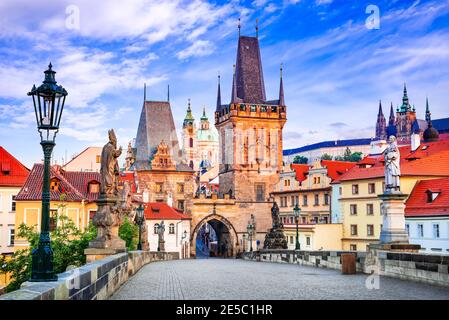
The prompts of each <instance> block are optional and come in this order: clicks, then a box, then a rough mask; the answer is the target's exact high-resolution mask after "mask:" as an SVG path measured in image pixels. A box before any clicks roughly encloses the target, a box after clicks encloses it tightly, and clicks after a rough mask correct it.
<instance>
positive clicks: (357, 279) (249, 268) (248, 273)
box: [111, 258, 449, 300]
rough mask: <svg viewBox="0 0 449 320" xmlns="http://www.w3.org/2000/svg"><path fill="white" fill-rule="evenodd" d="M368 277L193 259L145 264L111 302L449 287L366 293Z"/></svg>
mask: <svg viewBox="0 0 449 320" xmlns="http://www.w3.org/2000/svg"><path fill="white" fill-rule="evenodd" d="M367 277H368V276H367V275H364V274H357V275H342V274H341V272H340V271H337V270H331V269H320V268H314V267H306V266H298V265H290V264H278V263H267V262H253V261H244V260H240V259H237V260H236V259H219V258H215V259H213V258H210V259H196V260H195V259H192V260H174V261H163V262H154V263H150V264H148V265H146V266H144V267H143V268H142V269H141V270H140V271H139V272H138V273H137V274H136V275H134V276H133V277H132V278H130V279H129V280H128V282H126V283H125V284H124V285H123V286H122V287H121V288H120V289H119V290H118V291H117V292H116V293H115V294H114V295H113V296H112V297H111V299H117V300H119V299H141V300H146V299H150V300H151V299H164V300H171V299H198V300H206V299H217V300H230V299H237V300H238V299H248V300H263V299H273V300H288V299H351V300H353V299H445V300H449V289H447V288H442V287H437V286H430V285H426V284H421V283H415V282H410V281H403V280H399V279H393V278H387V277H381V278H380V281H379V289H378V290H376V289H373V290H368V289H367V288H366V286H365V282H366V279H367Z"/></svg>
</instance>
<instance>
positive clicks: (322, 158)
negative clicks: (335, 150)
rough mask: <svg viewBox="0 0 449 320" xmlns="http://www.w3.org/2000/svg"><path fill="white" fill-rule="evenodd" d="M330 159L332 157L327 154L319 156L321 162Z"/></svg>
mask: <svg viewBox="0 0 449 320" xmlns="http://www.w3.org/2000/svg"><path fill="white" fill-rule="evenodd" d="M332 159H333V157H332V156H331V155H330V154H328V153H325V154H323V155H322V156H321V160H332Z"/></svg>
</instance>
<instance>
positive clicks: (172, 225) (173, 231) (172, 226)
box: [168, 223, 175, 234]
mask: <svg viewBox="0 0 449 320" xmlns="http://www.w3.org/2000/svg"><path fill="white" fill-rule="evenodd" d="M168 232H169V233H170V234H174V233H175V225H174V224H173V223H170V225H169V226H168Z"/></svg>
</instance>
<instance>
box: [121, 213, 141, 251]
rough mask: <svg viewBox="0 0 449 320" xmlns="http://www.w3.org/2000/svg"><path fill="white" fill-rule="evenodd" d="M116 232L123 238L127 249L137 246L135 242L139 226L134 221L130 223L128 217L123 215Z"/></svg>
mask: <svg viewBox="0 0 449 320" xmlns="http://www.w3.org/2000/svg"><path fill="white" fill-rule="evenodd" d="M118 234H119V236H120V238H122V239H123V240H125V242H126V248H127V249H128V250H130V251H131V250H135V249H136V248H137V242H138V241H139V239H138V235H139V227H138V226H137V225H135V224H134V223H131V222H130V221H129V219H128V217H125V220H124V221H123V223H122V224H121V225H120V227H119V229H118Z"/></svg>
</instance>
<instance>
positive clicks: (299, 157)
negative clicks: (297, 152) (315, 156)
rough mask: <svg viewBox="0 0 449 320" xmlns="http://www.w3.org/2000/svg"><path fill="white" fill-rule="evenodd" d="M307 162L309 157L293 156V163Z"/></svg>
mask: <svg viewBox="0 0 449 320" xmlns="http://www.w3.org/2000/svg"><path fill="white" fill-rule="evenodd" d="M308 162H309V159H307V158H306V157H304V156H295V157H294V158H293V163H295V164H307V163H308Z"/></svg>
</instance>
